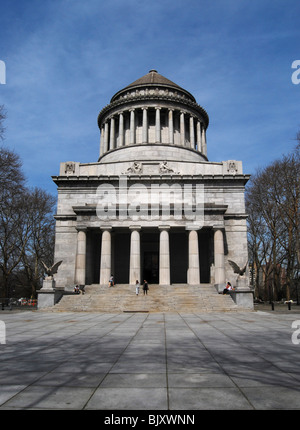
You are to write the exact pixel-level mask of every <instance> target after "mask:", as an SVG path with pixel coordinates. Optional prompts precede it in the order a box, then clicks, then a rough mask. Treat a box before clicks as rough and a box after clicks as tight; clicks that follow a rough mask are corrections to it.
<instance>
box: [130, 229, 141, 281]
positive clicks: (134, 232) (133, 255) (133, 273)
mask: <svg viewBox="0 0 300 430" xmlns="http://www.w3.org/2000/svg"><path fill="white" fill-rule="evenodd" d="M129 228H130V229H131V237H130V262H129V264H130V266H129V283H130V284H135V281H136V280H138V281H139V282H141V281H142V280H141V243H140V242H141V241H140V230H141V227H140V226H131V227H129Z"/></svg>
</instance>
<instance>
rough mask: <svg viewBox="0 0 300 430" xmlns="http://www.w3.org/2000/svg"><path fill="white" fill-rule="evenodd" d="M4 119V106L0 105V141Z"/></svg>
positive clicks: (2, 135)
mask: <svg viewBox="0 0 300 430" xmlns="http://www.w3.org/2000/svg"><path fill="white" fill-rule="evenodd" d="M5 118H6V111H5V109H4V105H0V140H3V139H4V131H5V128H4V125H3V123H4V120H5Z"/></svg>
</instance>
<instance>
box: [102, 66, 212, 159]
mask: <svg viewBox="0 0 300 430" xmlns="http://www.w3.org/2000/svg"><path fill="white" fill-rule="evenodd" d="M208 121H209V120H208V115H207V113H206V111H205V110H204V109H203V108H202V107H201V106H199V105H198V104H197V103H196V101H195V99H194V97H193V96H192V95H191V94H190V93H188V92H187V91H185V90H183V89H182V88H180V87H179V86H177V85H176V84H174V83H172V82H171V81H169V80H168V79H166V78H164V77H163V76H161V75H159V74H158V73H157V72H156V71H150V72H149V74H148V75H145V77H143V78H141V79H139V80H137V81H135V82H134V83H133V84H131V85H129V86H128V87H126V88H125V89H124V90H121V91H119V92H118V93H117V94H116V95H115V96H114V97H112V99H111V103H110V105H108V106H106V107H105V108H104V109H103V110H102V111H101V112H100V114H99V116H98V126H99V128H100V132H101V145H100V158H99V161H100V160H101V159H102V157H103V156H104V155H105V154H106V153H107V152H109V151H111V150H115V149H118V148H122V147H125V146H128V145H137V144H169V145H175V146H181V147H184V148H188V149H192V150H194V151H197V152H198V153H201V155H202V156H203V157H204V159H206V160H207V158H206V157H207V146H206V129H207V126H208Z"/></svg>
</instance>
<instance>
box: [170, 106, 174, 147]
mask: <svg viewBox="0 0 300 430" xmlns="http://www.w3.org/2000/svg"><path fill="white" fill-rule="evenodd" d="M173 111H174V109H169V143H174V121H173Z"/></svg>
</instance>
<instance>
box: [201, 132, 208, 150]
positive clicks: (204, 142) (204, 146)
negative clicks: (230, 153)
mask: <svg viewBox="0 0 300 430" xmlns="http://www.w3.org/2000/svg"><path fill="white" fill-rule="evenodd" d="M201 149H202V154H204V155H207V148H206V132H205V127H204V125H202V146H201Z"/></svg>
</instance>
